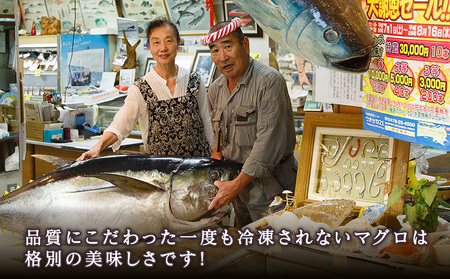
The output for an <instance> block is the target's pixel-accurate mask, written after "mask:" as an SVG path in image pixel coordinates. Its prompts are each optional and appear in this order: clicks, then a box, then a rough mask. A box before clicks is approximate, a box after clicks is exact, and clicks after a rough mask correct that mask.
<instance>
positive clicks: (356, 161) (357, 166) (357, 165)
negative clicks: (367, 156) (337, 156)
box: [352, 159, 359, 170]
mask: <svg viewBox="0 0 450 279" xmlns="http://www.w3.org/2000/svg"><path fill="white" fill-rule="evenodd" d="M355 163H357V164H356V166H355V170H357V169H358V168H359V161H358V159H355V161H353V164H352V167H353V166H354V165H355Z"/></svg>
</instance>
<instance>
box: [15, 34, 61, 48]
mask: <svg viewBox="0 0 450 279" xmlns="http://www.w3.org/2000/svg"><path fill="white" fill-rule="evenodd" d="M21 45H26V46H27V47H28V46H48V47H57V45H58V36H57V35H40V36H19V47H21Z"/></svg>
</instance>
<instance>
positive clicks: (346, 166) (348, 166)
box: [342, 158, 352, 168]
mask: <svg viewBox="0 0 450 279" xmlns="http://www.w3.org/2000/svg"><path fill="white" fill-rule="evenodd" d="M347 160H348V161H349V162H350V163H349V164H348V165H346V164H345V162H347ZM351 165H352V160H350V158H345V160H344V164H343V165H342V167H343V168H350V166H351Z"/></svg>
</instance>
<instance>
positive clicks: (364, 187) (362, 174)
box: [355, 171, 366, 198]
mask: <svg viewBox="0 0 450 279" xmlns="http://www.w3.org/2000/svg"><path fill="white" fill-rule="evenodd" d="M358 174H360V175H361V176H362V180H363V183H362V186H363V187H362V190H361V192H359V193H358V195H359V197H360V198H362V197H364V191H365V190H366V178H365V177H364V173H363V172H362V171H357V172H356V173H355V184H356V185H357V184H358Z"/></svg>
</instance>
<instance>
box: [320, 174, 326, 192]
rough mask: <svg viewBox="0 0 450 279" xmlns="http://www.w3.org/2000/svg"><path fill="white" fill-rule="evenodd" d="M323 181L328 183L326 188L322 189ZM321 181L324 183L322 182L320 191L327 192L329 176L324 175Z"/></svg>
mask: <svg viewBox="0 0 450 279" xmlns="http://www.w3.org/2000/svg"><path fill="white" fill-rule="evenodd" d="M323 180H325V182H326V184H325V187H322V184H323ZM321 181H322V182H320V189H321V190H322V191H325V190H326V189H328V179H327V176H326V175H325V174H324V175H323V178H322V179H321Z"/></svg>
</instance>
